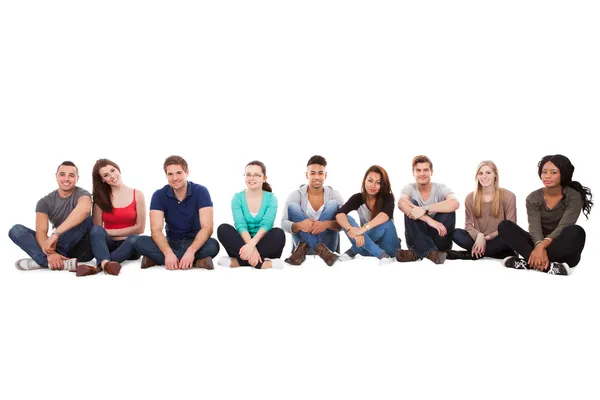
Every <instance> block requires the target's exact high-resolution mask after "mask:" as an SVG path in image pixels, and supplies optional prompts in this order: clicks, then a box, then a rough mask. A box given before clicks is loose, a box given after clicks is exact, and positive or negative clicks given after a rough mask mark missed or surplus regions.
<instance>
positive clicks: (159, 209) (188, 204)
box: [135, 156, 219, 269]
mask: <svg viewBox="0 0 600 400" xmlns="http://www.w3.org/2000/svg"><path fill="white" fill-rule="evenodd" d="M163 168H164V170H165V173H166V174H167V179H168V181H169V184H168V185H166V186H165V187H163V188H162V189H159V190H157V191H156V192H154V195H152V201H151V202H150V232H151V236H152V237H148V236H140V237H139V238H138V240H137V242H136V245H135V248H136V250H137V251H138V252H139V253H140V254H142V255H143V257H142V268H148V267H152V266H154V265H164V266H165V267H167V269H190V268H192V267H196V268H205V269H214V267H213V262H212V259H213V258H214V257H215V256H216V255H217V254H218V253H219V242H217V240H216V239H213V238H211V237H210V236H211V235H212V233H213V203H212V201H211V199H210V194H209V193H208V190H207V189H206V188H205V187H204V186H202V185H198V184H195V183H193V182H190V181H188V180H187V176H188V164H187V162H186V161H185V160H184V159H183V158H182V157H179V156H170V157H168V158H167V159H166V160H165V163H164V164H163ZM165 222H166V232H167V235H166V236H165V235H164V233H163V227H164V226H165Z"/></svg>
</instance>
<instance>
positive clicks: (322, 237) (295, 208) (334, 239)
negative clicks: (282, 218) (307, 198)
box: [288, 201, 340, 255]
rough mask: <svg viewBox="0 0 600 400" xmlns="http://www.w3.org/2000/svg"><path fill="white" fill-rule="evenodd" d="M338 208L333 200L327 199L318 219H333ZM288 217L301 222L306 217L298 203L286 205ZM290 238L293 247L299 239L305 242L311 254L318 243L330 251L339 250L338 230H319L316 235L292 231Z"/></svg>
mask: <svg viewBox="0 0 600 400" xmlns="http://www.w3.org/2000/svg"><path fill="white" fill-rule="evenodd" d="M339 208H340V206H339V205H338V203H336V202H335V201H328V202H327V203H326V204H325V206H324V207H323V211H321V215H320V216H319V221H331V220H335V215H336V214H337V211H338V209H339ZM288 219H289V220H290V221H292V222H302V221H304V220H305V219H306V214H305V213H304V211H303V210H302V209H301V208H300V206H299V205H298V204H291V205H290V206H289V207H288ZM292 240H293V241H294V248H296V246H298V243H300V242H301V241H303V242H306V244H308V247H310V250H309V251H308V252H307V254H311V255H312V254H315V253H314V249H315V246H316V245H317V244H319V243H323V244H324V245H325V246H327V248H328V249H329V250H331V251H339V244H340V234H339V232H336V231H332V230H329V229H327V230H326V231H324V232H321V233H320V234H318V235H313V234H312V233H309V232H302V231H300V232H297V233H292Z"/></svg>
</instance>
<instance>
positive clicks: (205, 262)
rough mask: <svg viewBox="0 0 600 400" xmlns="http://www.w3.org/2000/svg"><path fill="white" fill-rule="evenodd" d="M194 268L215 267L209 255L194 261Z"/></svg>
mask: <svg viewBox="0 0 600 400" xmlns="http://www.w3.org/2000/svg"><path fill="white" fill-rule="evenodd" d="M194 268H204V269H215V266H214V265H213V261H212V258H211V257H204V258H202V259H200V260H196V261H194Z"/></svg>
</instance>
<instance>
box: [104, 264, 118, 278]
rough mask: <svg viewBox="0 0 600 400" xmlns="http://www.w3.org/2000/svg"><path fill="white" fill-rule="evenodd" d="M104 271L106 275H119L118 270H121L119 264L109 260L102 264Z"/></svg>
mask: <svg viewBox="0 0 600 400" xmlns="http://www.w3.org/2000/svg"><path fill="white" fill-rule="evenodd" d="M103 269H104V273H105V274H107V275H115V276H117V275H119V272H121V264H119V263H118V262H116V261H109V262H107V263H106V264H104V268H103Z"/></svg>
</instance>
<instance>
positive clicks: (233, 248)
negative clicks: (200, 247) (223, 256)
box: [217, 224, 285, 268]
mask: <svg viewBox="0 0 600 400" xmlns="http://www.w3.org/2000/svg"><path fill="white" fill-rule="evenodd" d="M217 237H218V238H219V241H220V242H221V243H222V244H223V247H225V250H226V251H227V255H228V256H229V257H232V258H236V259H237V262H238V264H240V265H241V266H244V267H247V266H249V265H250V264H248V261H246V260H242V259H240V257H239V256H240V249H241V248H242V246H244V245H245V244H246V243H245V242H244V239H242V236H241V235H240V234H239V233H238V231H237V230H236V229H235V228H234V227H233V226H231V225H229V224H221V225H220V226H219V228H218V229H217ZM284 247H285V232H283V230H282V229H281V228H272V229H270V230H269V231H268V232H267V234H266V235H265V236H263V238H262V239H260V242H258V244H257V245H256V250H258V253H259V254H260V257H261V258H262V259H263V261H264V260H265V258H281V253H282V252H283V248H284ZM261 267H262V262H260V263H258V264H257V265H256V268H261Z"/></svg>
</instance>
